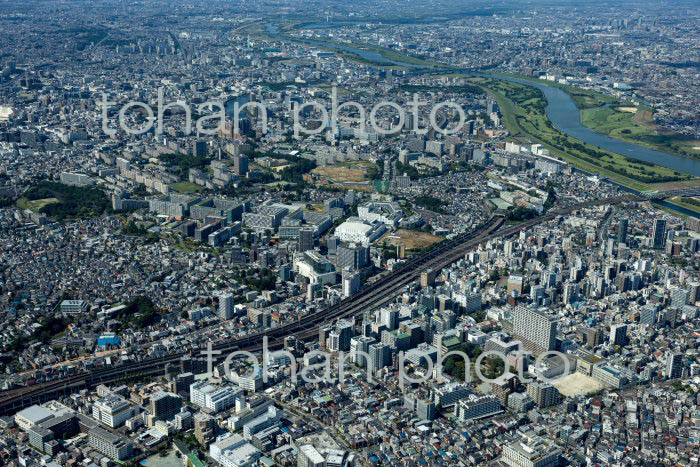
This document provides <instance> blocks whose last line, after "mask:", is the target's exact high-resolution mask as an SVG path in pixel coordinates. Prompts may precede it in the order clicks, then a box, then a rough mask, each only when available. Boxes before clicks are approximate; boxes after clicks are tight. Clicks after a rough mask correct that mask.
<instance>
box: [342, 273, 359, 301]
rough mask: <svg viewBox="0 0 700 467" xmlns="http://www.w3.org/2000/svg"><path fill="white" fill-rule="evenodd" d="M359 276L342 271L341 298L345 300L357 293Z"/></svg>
mask: <svg viewBox="0 0 700 467" xmlns="http://www.w3.org/2000/svg"><path fill="white" fill-rule="evenodd" d="M361 285H362V284H361V282H360V275H359V274H357V273H353V272H350V271H347V270H345V271H343V297H344V298H347V297H349V296H351V295H353V294H354V293H355V292H358V291H359V290H360V287H361Z"/></svg>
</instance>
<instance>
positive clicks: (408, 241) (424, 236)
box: [378, 229, 443, 250]
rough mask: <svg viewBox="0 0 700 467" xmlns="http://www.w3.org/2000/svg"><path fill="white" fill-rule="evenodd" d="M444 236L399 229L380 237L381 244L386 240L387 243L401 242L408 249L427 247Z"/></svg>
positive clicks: (396, 243)
mask: <svg viewBox="0 0 700 467" xmlns="http://www.w3.org/2000/svg"><path fill="white" fill-rule="evenodd" d="M442 239H443V237H438V236H436V235H432V234H429V233H427V232H419V231H416V230H406V229H399V230H397V231H396V232H387V233H386V234H385V235H384V236H383V237H382V238H380V239H379V242H378V243H379V244H381V243H382V242H384V240H386V243H387V245H391V246H396V245H398V244H399V243H403V244H405V245H406V249H407V250H413V249H418V248H425V247H426V246H430V245H432V244H433V243H437V242H439V241H440V240H442Z"/></svg>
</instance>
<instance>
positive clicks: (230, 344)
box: [0, 195, 640, 415]
mask: <svg viewBox="0 0 700 467" xmlns="http://www.w3.org/2000/svg"><path fill="white" fill-rule="evenodd" d="M639 200H640V198H639V197H637V196H634V195H626V196H619V197H615V198H606V199H601V200H596V201H588V202H584V203H579V204H576V205H573V206H570V207H567V208H563V209H556V210H551V211H550V212H548V213H547V214H545V215H542V216H539V217H536V218H534V219H531V220H528V221H525V222H522V223H520V224H516V225H511V226H508V227H503V226H504V224H505V219H504V218H503V217H502V216H492V217H491V218H490V219H489V220H488V221H486V222H485V223H484V224H482V225H480V226H478V227H477V228H476V229H474V230H473V231H471V232H469V233H465V234H461V235H459V236H457V237H455V238H453V239H451V240H447V241H443V242H441V243H439V244H437V245H436V246H435V247H434V248H432V249H431V250H430V251H428V252H427V253H424V254H422V255H420V256H417V257H414V258H412V259H411V260H409V261H407V262H406V263H405V264H404V265H403V266H402V267H400V268H399V269H398V270H395V271H393V272H391V273H390V274H387V275H386V276H384V277H382V278H381V279H379V280H377V281H376V282H373V283H372V284H371V286H367V287H364V288H363V289H361V290H360V291H359V292H357V293H355V294H354V295H352V296H350V297H348V298H346V299H344V300H342V301H341V302H339V303H337V304H335V305H333V306H331V307H328V308H325V309H323V310H321V311H319V312H316V313H313V314H309V315H307V316H304V317H302V318H301V319H300V320H299V321H296V322H293V323H289V324H285V325H283V326H280V327H277V328H272V329H267V330H265V331H262V332H258V333H254V334H250V335H248V336H245V337H242V338H239V339H235V340H221V341H215V342H213V343H212V348H213V349H214V350H220V351H221V352H222V355H221V356H220V359H221V360H223V358H225V357H226V355H227V354H228V353H230V352H233V351H235V350H246V351H250V352H255V351H261V350H262V341H263V337H264V336H267V338H268V348H269V349H270V350H274V349H279V348H281V347H282V346H283V342H284V338H285V337H287V336H295V337H297V339H299V340H303V341H305V342H308V341H312V340H314V339H317V338H318V329H319V326H320V325H322V324H324V323H329V322H334V321H336V320H338V319H340V318H350V317H354V316H357V315H359V314H360V313H362V312H366V311H371V310H374V309H377V308H380V307H381V306H383V305H385V304H387V303H390V302H392V301H393V300H394V299H395V297H396V296H397V295H398V294H400V293H401V292H402V291H403V290H404V288H405V286H407V285H409V284H411V283H413V282H415V281H417V280H418V279H419V278H420V274H421V272H423V271H426V270H428V269H433V270H435V271H438V270H440V269H442V268H444V267H446V266H448V265H450V264H452V263H454V262H455V261H457V260H459V259H460V258H463V257H464V255H465V254H466V253H467V252H469V251H470V250H472V249H474V248H476V247H477V246H478V245H479V244H481V243H484V242H486V241H488V240H491V239H494V238H498V237H507V236H510V235H513V234H515V233H517V232H519V231H520V230H521V229H524V228H529V227H532V226H534V225H537V224H540V223H542V222H546V221H549V220H552V219H554V218H556V217H557V216H560V215H566V214H570V213H571V212H574V211H576V210H579V209H581V208H585V207H592V206H596V205H605V204H616V203H620V202H623V201H639ZM189 354H190V351H180V352H176V353H172V354H168V355H165V356H162V357H152V358H146V359H143V360H141V361H135V362H129V363H126V364H122V365H116V366H109V367H106V368H100V369H96V370H94V371H91V372H82V373H79V374H76V375H73V376H69V377H66V378H62V379H58V380H55V381H49V382H46V383H38V384H35V385H30V386H24V387H21V388H15V389H11V390H8V391H2V392H0V415H11V414H13V413H15V412H17V411H18V410H21V409H23V408H26V407H28V406H30V405H32V404H37V403H42V402H45V401H47V400H51V399H54V398H56V397H59V396H63V395H67V394H70V393H74V392H76V391H79V390H81V389H90V388H93V387H95V386H97V385H98V384H103V383H105V384H106V383H114V382H118V381H120V380H122V379H124V378H126V377H129V376H140V375H143V376H146V375H158V374H159V375H162V374H164V370H165V369H166V366H168V365H175V366H177V367H179V360H180V359H181V357H182V356H184V355H189Z"/></svg>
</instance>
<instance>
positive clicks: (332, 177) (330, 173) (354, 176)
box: [312, 165, 367, 183]
mask: <svg viewBox="0 0 700 467" xmlns="http://www.w3.org/2000/svg"><path fill="white" fill-rule="evenodd" d="M312 173H313V174H314V175H318V176H320V177H321V178H326V179H328V180H329V181H331V182H340V183H347V182H363V181H364V180H365V174H366V173H367V170H365V169H362V168H350V167H339V166H337V165H327V166H324V167H316V168H315V169H314V170H313V171H312Z"/></svg>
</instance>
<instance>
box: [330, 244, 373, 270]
mask: <svg viewBox="0 0 700 467" xmlns="http://www.w3.org/2000/svg"><path fill="white" fill-rule="evenodd" d="M367 266H369V247H367V246H364V245H359V244H356V243H344V242H343V243H340V244H339V245H338V246H337V247H336V256H335V267H336V268H337V269H338V270H343V269H345V268H349V269H351V270H357V269H362V268H364V267H367Z"/></svg>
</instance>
